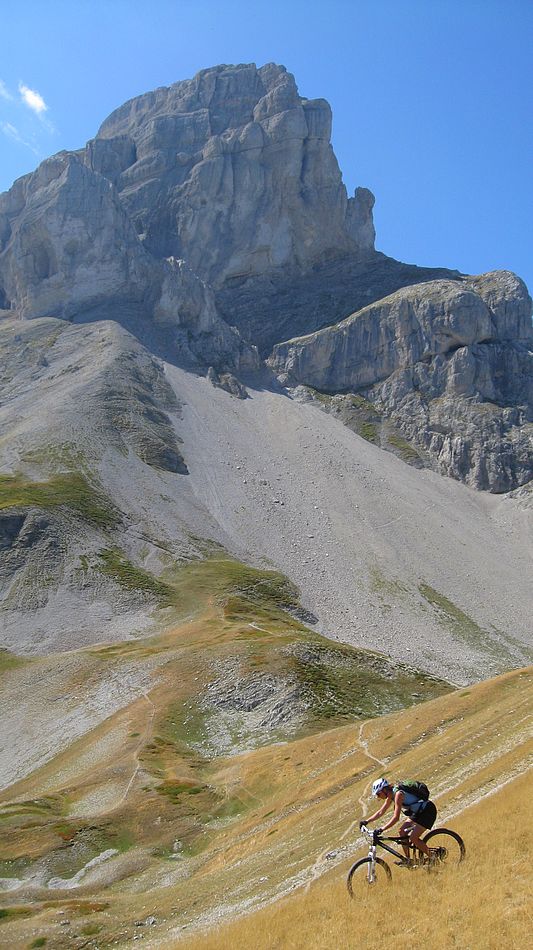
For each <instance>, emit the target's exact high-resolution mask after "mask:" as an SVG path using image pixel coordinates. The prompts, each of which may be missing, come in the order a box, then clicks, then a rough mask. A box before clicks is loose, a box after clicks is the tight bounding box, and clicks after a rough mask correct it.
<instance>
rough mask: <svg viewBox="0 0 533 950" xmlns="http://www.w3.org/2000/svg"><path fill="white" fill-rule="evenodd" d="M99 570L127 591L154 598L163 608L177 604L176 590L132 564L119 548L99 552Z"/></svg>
mask: <svg viewBox="0 0 533 950" xmlns="http://www.w3.org/2000/svg"><path fill="white" fill-rule="evenodd" d="M98 557H99V559H100V562H101V563H100V565H99V569H100V571H101V572H102V574H106V575H107V576H108V577H111V578H113V580H114V581H116V583H117V584H119V585H120V587H123V588H124V589H125V590H130V591H136V592H140V593H142V594H145V595H147V596H150V597H154V598H155V599H156V600H157V601H158V602H159V604H160V606H161V607H168V606H170V605H172V604H174V603H175V601H176V593H175V591H174V589H173V588H172V587H171V586H170V585H169V584H166V583H164V582H163V581H160V580H158V578H156V577H155V576H154V575H153V574H150V573H149V572H148V571H145V570H143V568H142V567H137V566H136V565H135V564H132V562H131V561H129V560H128V559H127V558H126V557H125V556H124V555H123V554H122V553H121V552H120V551H119V550H118V548H105V549H104V550H103V551H100V552H99V555H98Z"/></svg>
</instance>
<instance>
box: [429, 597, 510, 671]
mask: <svg viewBox="0 0 533 950" xmlns="http://www.w3.org/2000/svg"><path fill="white" fill-rule="evenodd" d="M418 589H419V591H420V593H421V594H422V597H423V598H424V599H425V600H426V601H427V603H428V604H430V605H431V606H432V607H433V608H434V609H435V610H436V612H437V615H438V617H439V619H440V621H441V622H442V623H443V624H444V625H445V626H446V627H447V628H448V629H449V630H450V632H451V633H452V635H453V636H454V637H457V638H458V639H460V640H462V641H463V642H464V643H466V644H467V645H468V646H470V647H471V648H472V649H474V650H481V651H482V652H483V653H485V654H487V656H489V657H491V659H492V660H493V661H494V662H495V663H496V665H497V667H498V669H504V668H507V667H508V665H509V663H510V662H511V663H512V662H513V660H515V657H514V655H513V654H512V653H511V652H510V651H509V650H508V649H507V648H506V647H505V646H504V645H503V644H502V643H498V642H495V640H494V639H493V638H492V637H491V635H490V633H489V632H488V631H487V630H484V629H483V627H480V626H479V624H478V623H476V621H475V620H473V619H472V617H469V616H468V614H466V613H465V612H464V611H463V610H461V608H460V607H457V605H456V604H454V603H453V601H451V600H448V598H447V597H445V596H444V594H441V593H439V591H437V590H434V588H433V587H430V586H429V584H419V586H418Z"/></svg>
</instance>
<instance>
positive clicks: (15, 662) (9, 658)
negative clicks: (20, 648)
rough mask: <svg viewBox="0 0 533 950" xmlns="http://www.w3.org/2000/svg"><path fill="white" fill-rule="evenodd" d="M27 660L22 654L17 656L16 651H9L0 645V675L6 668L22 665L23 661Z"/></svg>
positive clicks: (10, 668) (26, 661)
mask: <svg viewBox="0 0 533 950" xmlns="http://www.w3.org/2000/svg"><path fill="white" fill-rule="evenodd" d="M28 662H29V661H28V660H27V659H25V658H24V657H22V656H17V654H16V653H11V652H10V651H9V650H6V649H4V647H0V676H1V675H2V673H5V672H6V671H7V670H13V669H16V668H17V666H24V664H25V663H28Z"/></svg>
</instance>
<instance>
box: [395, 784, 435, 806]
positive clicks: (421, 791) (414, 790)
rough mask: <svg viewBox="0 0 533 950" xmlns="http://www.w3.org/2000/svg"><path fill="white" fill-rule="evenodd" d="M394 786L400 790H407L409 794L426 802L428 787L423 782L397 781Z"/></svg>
mask: <svg viewBox="0 0 533 950" xmlns="http://www.w3.org/2000/svg"><path fill="white" fill-rule="evenodd" d="M396 788H397V789H398V791H400V792H408V794H409V795H416V797H417V798H418V799H419V800H420V801H423V802H427V800H428V798H429V788H428V787H427V785H426V784H425V783H424V782H412V781H407V782H398V784H397V785H396Z"/></svg>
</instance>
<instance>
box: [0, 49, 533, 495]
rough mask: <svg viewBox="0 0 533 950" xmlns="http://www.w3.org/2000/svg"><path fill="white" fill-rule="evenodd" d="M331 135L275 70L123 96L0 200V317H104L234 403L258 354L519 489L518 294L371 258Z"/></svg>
mask: <svg viewBox="0 0 533 950" xmlns="http://www.w3.org/2000/svg"><path fill="white" fill-rule="evenodd" d="M330 136H331V110H330V107H329V105H328V103H327V102H325V100H323V99H313V100H309V99H306V98H304V97H302V96H300V95H299V93H298V90H297V87H296V84H295V81H294V78H293V76H292V75H291V74H290V73H288V72H287V70H286V69H285V67H283V66H277V65H274V64H268V65H266V66H263V67H261V68H259V69H258V68H257V67H256V66H255V65H253V64H251V65H239V66H217V67H214V68H212V69H207V70H203V71H202V72H200V73H198V75H197V76H195V77H194V78H193V79H191V80H186V81H182V82H177V83H175V84H174V85H172V86H169V87H168V88H161V89H156V90H155V91H153V92H150V93H147V94H146V95H142V96H139V97H137V98H135V99H132V100H131V101H130V102H127V103H125V104H124V105H123V106H121V107H120V108H119V109H117V110H116V111H115V112H113V113H112V115H111V116H109V118H108V119H106V120H105V122H104V123H103V125H102V126H101V128H100V130H99V132H98V134H97V136H96V137H95V138H94V139H93V140H92V141H90V142H89V143H88V144H87V146H86V147H85V148H84V149H80V150H79V151H77V152H71V153H68V152H62V153H60V154H58V155H56V156H54V157H52V158H50V159H48V160H47V161H45V162H43V163H42V164H41V165H40V166H39V168H38V169H37V170H36V171H35V172H34V173H33V174H31V175H27V176H25V177H24V178H22V179H20V180H18V181H17V182H15V184H14V185H13V187H12V188H11V190H10V191H9V192H7V193H6V194H4V195H1V196H0V316H1V315H4V316H6V315H7V316H9V317H11V318H13V317H15V318H21V319H24V320H28V319H34V318H41V317H55V318H59V319H61V320H64V321H69V322H72V323H89V322H92V321H98V320H114V321H116V322H117V323H120V324H121V325H122V326H123V327H125V328H126V329H128V330H129V331H131V332H132V333H133V334H134V335H135V336H136V337H137V339H138V340H140V341H141V342H142V343H143V344H144V345H145V346H146V347H147V348H148V350H150V351H151V352H152V353H157V355H159V356H163V357H164V358H166V359H167V360H169V361H170V362H173V363H177V364H180V365H182V366H186V367H189V368H194V369H200V370H201V371H202V372H204V373H207V372H208V371H209V373H210V379H211V381H212V382H213V384H214V385H215V386H217V387H218V386H222V388H225V389H226V390H228V392H229V393H231V394H232V395H234V396H240V397H241V398H242V397H244V396H245V395H246V388H245V387H244V386H243V384H242V382H241V381H240V380H239V376H243V375H247V374H250V373H254V372H257V371H258V370H259V369H262V368H263V367H262V364H261V361H260V358H259V354H258V350H257V349H256V347H257V348H258V349H259V352H260V354H261V356H262V357H267V356H268V355H269V354H270V353H271V351H272V347H274V353H273V355H272V358H271V361H270V363H271V366H272V368H273V369H274V370H275V371H276V372H278V373H279V374H280V375H281V376H282V377H283V378H285V379H287V380H290V382H291V383H294V384H299V383H303V384H306V385H309V386H313V387H315V388H318V389H321V390H323V391H325V392H328V393H343V392H348V391H349V392H353V393H356V394H358V395H359V396H360V397H361V398H363V399H366V400H368V401H370V402H371V403H372V404H373V406H374V407H375V411H376V412H379V413H380V417H382V418H383V419H390V420H391V424H393V425H394V426H396V427H398V428H399V429H401V431H402V433H403V435H404V436H405V437H406V438H407V439H408V440H410V441H411V442H412V443H413V444H415V445H416V446H417V447H418V449H419V450H424V453H426V454H427V455H428V456H429V458H430V459H433V464H434V466H435V467H436V468H437V469H438V470H439V471H440V472H443V473H445V474H448V475H452V476H454V477H456V478H460V479H463V480H465V481H467V482H468V483H469V484H472V485H475V486H476V487H478V488H488V489H490V490H492V491H506V490H508V489H511V488H514V487H517V486H518V485H521V484H523V483H524V482H525V481H527V480H528V479H529V478H531V462H530V454H529V453H530V442H529V431H530V430H529V429H528V426H530V424H531V415H532V408H531V405H532V402H531V365H530V359H531V357H530V356H529V351H528V346H529V345H530V340H531V301H530V300H529V297H528V295H527V291H526V290H525V287H524V286H523V284H522V283H521V282H520V281H519V280H518V279H517V278H515V277H514V276H513V275H511V274H493V275H484V276H483V277H480V278H472V277H466V276H465V275H462V274H460V273H458V272H452V271H447V270H445V269H436V268H418V267H415V266H414V265H407V264H402V263H400V262H398V261H394V260H392V259H390V258H388V257H386V256H385V255H383V254H380V253H378V252H376V250H375V249H374V226H373V220H372V208H373V204H374V197H373V195H372V194H371V192H370V191H368V189H366V188H357V189H356V191H355V194H354V196H353V197H348V195H347V193H346V188H345V186H344V184H343V182H342V177H341V173H340V170H339V167H338V164H337V161H336V158H335V155H334V153H333V150H332V147H331V144H330ZM302 334H306V336H305V337H302ZM295 337H297V338H298V339H294V338H295ZM287 341H288V342H287ZM263 381H264V377H263ZM366 411H367V410H365V412H366ZM387 425H388V422H387ZM394 431H395V430H394ZM424 457H425V456H424ZM169 464H171V463H169ZM176 464H177V463H176Z"/></svg>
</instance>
